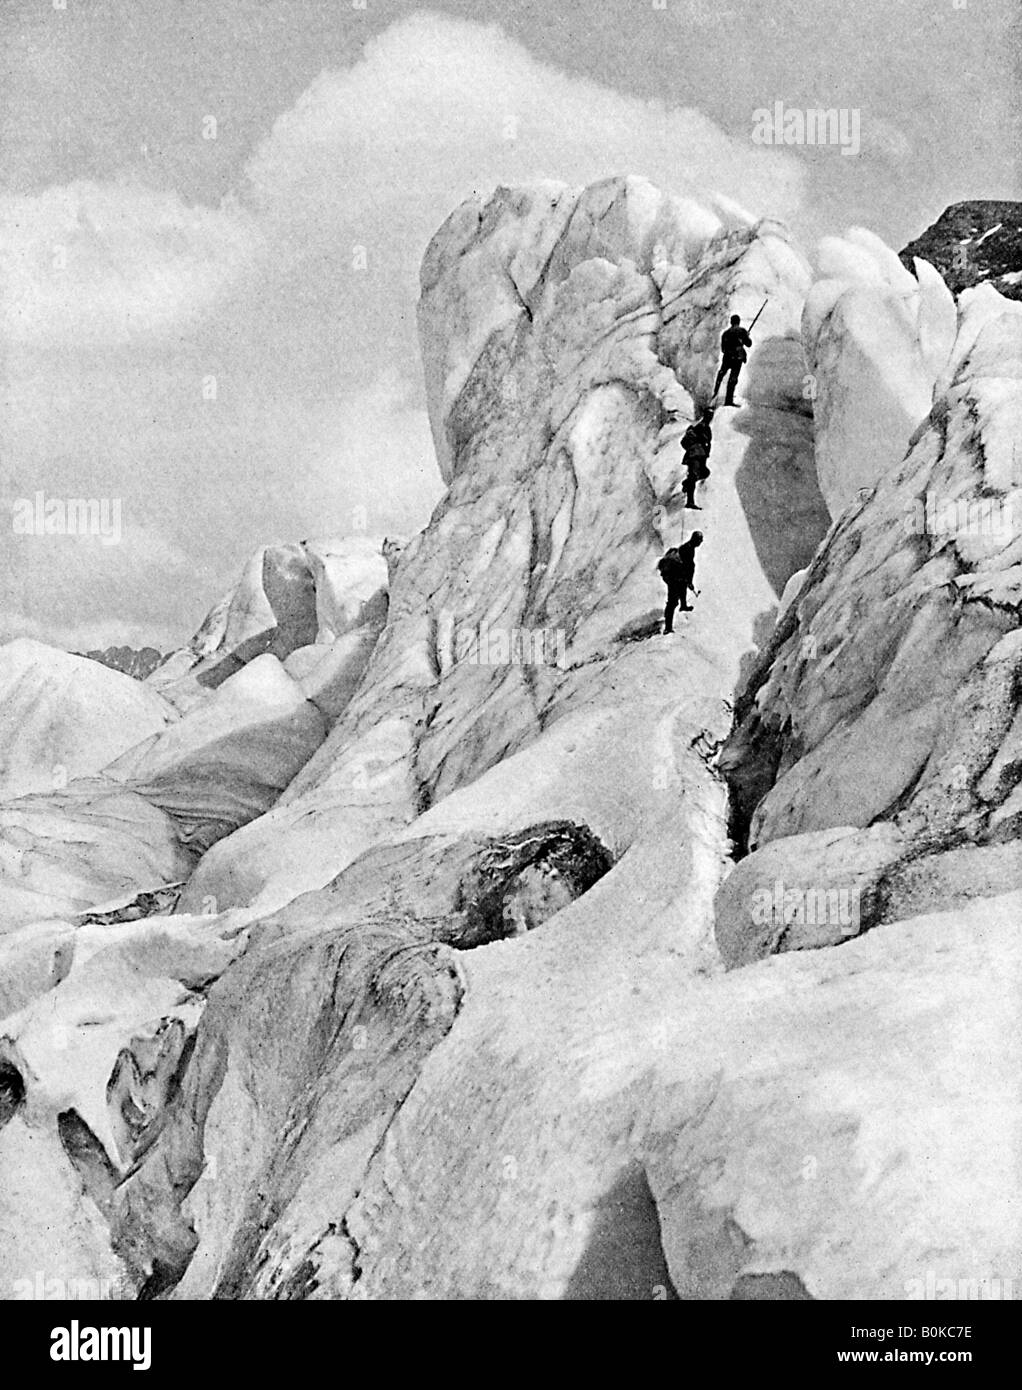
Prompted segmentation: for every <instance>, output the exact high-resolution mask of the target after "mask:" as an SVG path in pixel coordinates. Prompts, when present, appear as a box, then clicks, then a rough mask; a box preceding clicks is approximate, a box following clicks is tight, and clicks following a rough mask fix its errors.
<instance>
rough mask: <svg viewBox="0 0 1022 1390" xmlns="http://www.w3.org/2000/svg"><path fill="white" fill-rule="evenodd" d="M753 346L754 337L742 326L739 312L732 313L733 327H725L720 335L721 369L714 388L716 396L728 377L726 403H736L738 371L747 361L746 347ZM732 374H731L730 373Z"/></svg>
mask: <svg viewBox="0 0 1022 1390" xmlns="http://www.w3.org/2000/svg"><path fill="white" fill-rule="evenodd" d="M751 347H752V339H751V338H750V337H749V334H748V332H747V331H746V330H745V329H744V328H743V327H742V321H741V319H740V318H739V317H738V315H737V314H732V315H731V327H730V328H725V329H724V332H723V333H722V334H721V335H720V352H721V363H720V371H719V372H718V373H717V384H716V386H714V388H713V394H714V396H716V394H717V392H718V391H719V390H720V383H721V382H722V381H723V380H724V378H725V377H727V395H726V396H725V397H724V404H725V405H734V404H735V387H736V386H737V385H738V373H739V372H740V371H741V370H742V366H743V365H744V363H745V362H746V361H747V357H746V352H745V349H746V348H751ZM729 374H730V375H729Z"/></svg>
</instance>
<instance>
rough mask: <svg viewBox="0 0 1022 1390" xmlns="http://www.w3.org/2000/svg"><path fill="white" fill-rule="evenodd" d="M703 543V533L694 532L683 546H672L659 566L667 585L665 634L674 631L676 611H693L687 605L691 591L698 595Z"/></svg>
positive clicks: (661, 575)
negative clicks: (698, 559)
mask: <svg viewBox="0 0 1022 1390" xmlns="http://www.w3.org/2000/svg"><path fill="white" fill-rule="evenodd" d="M702 543H703V533H702V532H701V531H693V532H692V534H691V536H689V538H688V540H687V541H685V543H684V544H683V545H675V546H672V547H671V549H670V550H669V551H668V552H667V554H666V555H665V556H664V557H663V559H662V560H661V561H660V563H659V564H658V565H657V569H658V570H659V571H660V578H661V579H662V580H663V581H664V583H665V584H666V585H667V606H666V607H665V608H664V634H665V635H666V634H667V633H669V632H673V631H674V611H675V609H676V608H680V609H681V611H682V612H683V613H690V612H691V611H692V607H691V604H689V603H686V602H685V600H686V599H687V598H688V594H689V590H691V591H692V593H694V594H695V593H698V590H697V589H696V586H695V582H694V581H695V577H696V549H697V548H698V547H699V546H701V545H702Z"/></svg>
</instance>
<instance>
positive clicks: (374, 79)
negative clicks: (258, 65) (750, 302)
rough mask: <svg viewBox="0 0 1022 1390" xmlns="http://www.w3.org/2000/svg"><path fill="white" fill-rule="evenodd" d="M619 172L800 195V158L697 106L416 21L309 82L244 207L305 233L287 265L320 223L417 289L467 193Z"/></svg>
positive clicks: (421, 18) (747, 194) (272, 141)
mask: <svg viewBox="0 0 1022 1390" xmlns="http://www.w3.org/2000/svg"><path fill="white" fill-rule="evenodd" d="M620 173H638V174H644V175H645V176H646V177H648V178H650V179H651V180H652V181H653V182H654V183H659V184H661V185H662V186H663V187H665V188H667V189H669V190H671V191H674V192H678V193H683V192H685V191H686V190H687V189H688V188H689V187H692V186H696V187H699V188H701V189H704V190H709V191H714V192H720V193H722V194H724V195H726V196H729V197H732V198H734V199H736V200H737V201H738V202H740V203H741V204H742V205H743V206H745V207H748V208H751V209H752V210H753V211H754V212H756V213H758V214H766V213H771V214H773V215H775V216H779V217H782V218H784V217H788V218H790V217H792V216H794V215H795V214H796V213H797V211H798V209H799V207H800V206H801V203H802V199H803V193H804V177H805V172H804V169H803V166H802V165H801V163H800V162H799V161H798V160H797V159H795V158H794V157H793V156H791V155H789V154H787V153H784V152H782V151H776V150H769V151H767V150H763V149H760V148H758V147H756V146H754V145H752V143H751V141H748V140H734V139H732V138H731V137H730V136H728V135H726V134H725V133H724V132H723V131H722V130H721V129H720V127H719V126H717V125H716V124H715V123H714V122H713V121H711V120H710V119H709V118H707V117H706V116H704V115H702V114H701V113H700V112H699V111H696V110H692V109H685V108H683V107H673V106H668V105H667V104H665V103H663V102H659V101H643V100H641V99H640V98H637V97H632V96H626V95H623V94H621V93H620V92H616V91H614V90H612V89H609V88H607V87H601V86H600V85H598V84H597V83H595V82H592V81H590V80H588V79H584V78H580V77H574V76H570V75H568V74H566V73H563V72H560V71H558V70H557V69H555V68H552V67H550V66H548V65H545V64H543V63H541V62H539V61H537V60H536V59H534V58H533V57H532V56H531V55H530V54H529V53H528V51H527V50H526V49H525V48H523V47H522V46H521V45H520V44H518V43H515V42H514V41H513V40H511V39H509V38H508V37H507V36H506V35H504V34H503V32H502V31H501V30H500V29H498V28H495V27H489V26H482V25H479V24H473V23H469V22H466V21H461V20H455V19H449V18H444V17H440V16H438V15H434V14H428V13H420V14H416V15H413V16H412V17H410V18H409V19H407V20H405V21H403V22H401V23H398V24H395V25H393V26H392V27H391V28H389V29H387V30H386V31H384V33H382V34H381V35H379V36H378V37H377V38H376V39H374V40H373V41H372V42H370V43H369V44H367V45H366V48H365V52H364V56H363V58H362V59H361V61H359V62H358V63H356V64H355V65H354V66H353V67H351V68H350V69H347V70H346V71H343V72H324V73H323V74H322V75H321V76H320V77H319V78H318V79H317V80H316V81H315V82H313V83H312V84H311V86H310V87H309V88H308V89H307V90H306V91H305V92H304V93H303V95H302V96H301V98H300V99H299V101H298V102H297V103H296V104H295V106H294V107H293V108H292V110H290V111H289V112H287V113H286V114H285V115H283V116H281V117H280V118H279V119H278V120H277V122H276V124H275V125H274V127H273V130H272V132H271V134H270V135H269V137H268V138H267V139H266V140H265V141H264V142H263V143H262V145H261V146H260V147H259V148H258V149H257V151H256V152H255V154H254V156H253V158H252V159H251V161H250V163H249V166H248V186H247V189H246V190H244V191H243V193H242V197H243V198H244V199H245V201H246V203H248V204H249V205H251V206H252V207H254V208H256V209H258V210H259V212H260V213H261V214H262V215H263V216H264V217H265V218H267V219H269V220H270V221H271V222H272V223H275V224H276V225H277V227H278V229H279V231H280V233H281V234H282V235H283V236H284V238H285V239H287V238H288V235H289V234H288V230H287V229H288V228H297V227H300V228H301V229H302V235H301V236H300V237H295V238H294V240H293V250H294V252H295V253H296V254H299V255H307V254H308V251H309V240H308V237H309V233H310V229H311V230H312V235H313V236H315V235H316V229H317V228H318V231H319V234H320V235H325V236H328V237H332V238H333V240H334V245H335V247H336V249H337V251H338V254H341V255H343V254H344V253H345V252H346V251H347V250H348V248H347V247H346V246H344V245H343V244H338V243H339V241H340V238H341V236H343V235H344V233H345V232H350V233H351V234H352V235H354V234H355V233H356V232H358V230H359V228H363V229H364V232H365V236H366V238H367V239H368V240H369V243H370V244H369V250H370V253H371V254H372V253H374V252H377V253H379V252H380V251H381V250H385V248H386V246H387V243H388V241H391V242H397V243H398V244H399V245H400V249H401V253H402V255H401V259H402V260H403V261H405V262H406V267H405V269H406V274H407V272H409V271H410V272H411V274H410V275H408V278H409V279H410V280H411V281H412V292H413V293H414V276H415V273H416V272H417V269H418V260H419V257H420V256H421V253H422V251H423V249H424V246H425V242H426V241H427V240H428V238H429V236H430V235H431V234H432V232H433V231H434V230H435V228H436V225H437V223H438V221H439V220H442V219H443V218H444V217H446V215H447V214H448V213H449V212H450V211H452V210H453V205H454V203H455V202H456V201H457V200H459V199H462V198H464V197H467V196H468V195H469V194H470V193H471V192H472V191H474V190H477V191H480V192H486V191H489V190H490V189H491V188H492V187H494V186H495V185H497V184H499V183H514V182H529V181H533V180H536V179H539V178H552V179H560V180H563V181H564V182H567V183H573V184H580V183H587V182H591V181H592V180H594V179H597V178H601V177H604V176H607V175H612V174H620Z"/></svg>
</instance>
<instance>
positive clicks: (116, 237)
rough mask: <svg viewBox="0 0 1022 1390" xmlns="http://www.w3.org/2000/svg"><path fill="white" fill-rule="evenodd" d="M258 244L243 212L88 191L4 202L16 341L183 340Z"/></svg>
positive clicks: (73, 187)
mask: <svg viewBox="0 0 1022 1390" xmlns="http://www.w3.org/2000/svg"><path fill="white" fill-rule="evenodd" d="M257 243H258V237H257V234H256V231H255V228H254V226H253V223H252V219H251V217H250V216H249V215H248V214H247V213H245V212H244V211H243V210H242V209H241V208H239V207H237V206H236V205H229V206H227V207H226V208H225V209H222V210H214V209H211V208H205V207H187V206H186V205H185V204H184V203H183V202H182V201H181V199H180V198H179V197H178V196H177V195H176V194H175V193H161V192H157V191H155V190H153V189H150V188H142V187H139V186H130V185H120V184H103V183H94V182H91V181H87V180H83V181H79V182H77V183H72V184H67V185H65V186H62V187H53V188H48V189H46V190H45V192H43V193H40V194H38V195H37V196H34V197H28V196H12V195H8V196H4V197H0V283H2V284H3V294H2V298H0V315H2V318H0V322H2V325H3V330H4V333H5V334H6V336H7V337H8V338H10V339H14V340H18V341H27V342H33V343H44V344H45V343H47V342H54V341H64V342H69V343H72V344H74V346H75V347H76V348H79V349H81V348H85V347H87V346H89V345H91V344H100V343H104V344H105V343H110V342H114V343H117V342H129V341H131V340H133V339H136V338H147V337H150V336H154V335H155V336H158V335H160V334H163V333H166V332H168V331H169V330H171V329H179V328H180V327H181V326H182V325H186V324H188V323H190V322H191V321H193V320H194V319H195V318H196V317H197V316H198V315H199V314H201V313H202V312H204V311H206V310H208V309H209V308H210V307H211V306H212V304H213V303H215V301H216V299H217V298H218V296H219V295H221V294H222V293H223V291H224V290H225V288H226V287H227V286H228V285H229V284H230V283H231V282H232V281H233V279H234V278H235V277H236V276H237V274H238V272H239V271H240V269H241V268H242V267H243V266H244V265H246V264H250V263H251V261H252V258H253V255H254V253H255V249H256V246H257Z"/></svg>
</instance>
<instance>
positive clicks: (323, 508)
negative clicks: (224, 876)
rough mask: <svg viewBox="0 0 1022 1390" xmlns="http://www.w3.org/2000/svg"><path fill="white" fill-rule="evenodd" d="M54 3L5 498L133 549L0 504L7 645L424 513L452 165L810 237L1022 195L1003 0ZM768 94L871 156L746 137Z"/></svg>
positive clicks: (1012, 60)
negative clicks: (596, 189)
mask: <svg viewBox="0 0 1022 1390" xmlns="http://www.w3.org/2000/svg"><path fill="white" fill-rule="evenodd" d="M60 2H61V0H4V3H3V5H2V7H0V41H2V49H3V58H2V60H0V61H2V64H3V70H2V71H0V91H2V93H3V95H2V96H0V126H2V135H0V187H2V195H0V273H2V275H3V280H2V281H0V326H2V329H3V334H4V348H3V357H2V359H0V385H2V389H3V397H4V399H3V419H2V423H0V449H2V454H0V507H3V508H10V507H11V506H12V505H13V503H14V501H15V499H17V498H20V497H34V495H35V494H36V493H37V492H38V491H42V492H43V493H44V495H45V496H46V497H58V498H67V497H90V498H96V499H102V498H106V499H119V502H120V506H121V517H122V540H121V543H120V544H118V545H103V544H101V543H100V542H99V541H98V540H95V539H74V538H67V537H60V536H52V537H48V538H36V537H29V536H21V535H14V534H12V529H11V521H10V519H9V517H8V515H7V512H6V511H3V510H0V528H2V531H3V536H4V539H3V543H2V551H0V553H2V556H3V559H2V561H0V582H2V587H3V592H2V593H0V640H5V639H6V638H8V637H10V636H13V635H18V634H22V633H25V634H29V635H33V636H38V637H41V638H43V639H44V640H50V641H55V642H58V643H61V644H65V645H69V646H73V647H80V646H92V645H97V644H102V645H108V644H110V643H112V642H123V641H128V642H131V643H133V644H134V645H143V644H153V645H157V646H162V647H165V648H166V647H169V646H171V645H176V644H178V643H180V642H182V641H183V640H184V639H186V638H187V637H188V636H189V635H190V633H191V632H192V631H193V630H194V629H195V627H196V626H197V625H198V623H199V622H200V621H201V619H202V617H203V616H204V614H205V612H206V610H207V608H209V607H210V606H211V604H212V602H213V601H214V599H215V598H216V597H217V596H218V594H219V592H220V591H221V590H222V589H223V588H224V587H225V586H226V585H227V584H228V583H229V582H230V581H231V579H232V578H233V576H234V575H235V574H236V573H237V572H238V570H239V568H240V566H241V564H242V563H243V562H244V560H245V558H246V557H247V555H248V554H249V553H250V552H251V551H252V550H253V549H254V548H255V547H256V546H258V545H260V544H263V543H265V542H267V541H272V540H289V539H300V538H301V537H303V536H312V535H327V534H346V533H348V532H351V531H352V530H353V529H355V527H356V526H357V525H358V524H359V522H360V521H361V519H362V517H363V515H364V517H365V519H366V521H367V523H368V527H369V529H370V530H371V531H374V532H377V531H391V532H394V531H401V530H410V529H416V528H418V527H419V526H421V525H422V524H423V523H424V522H425V520H426V519H427V518H428V515H429V511H430V510H431V507H432V505H433V503H434V502H435V500H436V499H437V497H438V496H439V494H440V486H439V479H438V477H437V474H436V468H435V464H434V460H433V453H432V445H431V442H430V438H429V430H428V426H427V423H426V416H425V409H424V399H423V388H422V378H421V371H420V367H419V361H418V352H417V344H416V339H415V300H416V297H417V274H418V265H419V261H420V259H421V256H422V252H423V250H424V249H425V246H426V243H427V242H428V240H429V238H430V236H431V235H432V233H433V231H434V230H435V229H436V227H437V226H438V225H439V224H440V223H441V222H442V221H443V220H444V218H445V217H446V216H447V214H448V213H449V212H450V211H451V210H452V209H453V208H454V207H455V206H456V205H457V204H458V203H459V202H460V201H461V200H462V199H464V198H465V197H467V196H468V195H470V194H471V193H472V192H473V191H479V192H489V191H490V190H491V189H492V188H493V187H494V186H496V185H497V184H498V183H512V182H522V181H528V180H531V179H535V178H557V179H562V180H564V181H566V182H568V183H573V184H574V183H582V182H588V181H590V180H592V179H595V178H600V177H603V176H605V175H611V174H616V173H621V172H631V173H638V174H645V175H646V176H648V177H649V178H651V179H653V180H654V181H655V182H657V183H659V184H660V185H661V186H664V187H667V188H671V187H679V186H681V185H682V184H683V183H684V181H685V180H686V179H687V180H694V181H695V182H697V183H700V184H704V185H705V186H706V187H708V188H711V189H715V190H718V191H721V192H723V193H726V194H728V195H730V196H731V197H733V198H735V199H737V200H738V201H739V202H741V203H742V204H743V205H744V206H746V207H748V208H749V209H750V210H752V211H754V212H757V213H767V212H769V213H774V214H779V215H781V216H783V217H784V218H786V219H787V220H788V222H789V223H790V225H791V226H792V227H793V229H794V231H795V232H796V234H797V235H798V237H799V238H800V239H801V240H802V241H803V244H804V245H805V247H806V249H807V251H809V252H810V254H811V253H812V249H813V245H814V243H815V240H816V238H817V237H818V236H819V235H821V234H823V233H828V232H835V231H841V230H843V229H844V228H845V227H847V226H849V225H854V224H861V225H865V226H868V227H870V228H872V229H873V230H875V231H877V232H879V233H880V235H882V236H883V237H884V238H885V239H887V240H888V241H889V242H891V244H892V245H894V246H895V247H900V246H902V245H903V244H904V243H905V242H906V241H907V240H909V239H910V238H911V237H913V236H915V235H917V234H918V233H919V232H920V231H922V230H923V228H925V227H926V226H928V225H929V223H931V222H932V221H933V220H934V219H935V218H936V217H937V216H938V215H939V214H940V212H941V211H942V210H943V209H944V207H946V206H947V204H948V203H950V202H954V201H956V200H959V199H963V198H977V197H985V198H1012V197H1018V196H1019V192H1020V189H1019V179H1018V174H1019V170H1018V157H1019V156H1018V151H1019V148H1020V140H1019V135H1020V131H1019V121H1020V117H1019V100H1018V95H1019V84H1018V73H1017V67H1018V53H1019V49H1018V30H1017V28H1016V29H1015V30H1014V31H1012V30H1011V28H1010V25H1011V23H1012V22H1013V20H1014V19H1015V9H1016V6H1015V3H1014V0H966V3H965V4H964V5H963V4H962V0H957V3H956V0H841V2H840V3H837V2H836V0H770V2H769V3H764V2H763V0H721V3H719V4H716V3H713V0H666V7H665V8H658V0H435V3H433V4H432V5H431V6H430V7H429V8H428V9H427V8H424V7H422V6H419V5H416V4H414V3H413V2H412V0H365V4H364V8H363V7H362V6H361V0H355V2H354V3H352V0H66V8H63V9H61V8H59V5H60ZM1013 65H1014V71H1013ZM778 100H780V101H783V102H784V103H785V104H786V105H787V106H797V107H808V106H821V105H822V106H837V107H846V108H850V109H857V110H858V111H859V112H860V119H861V130H862V150H861V153H860V154H859V155H858V156H857V157H855V158H849V157H844V156H842V155H841V154H840V151H839V150H837V149H834V148H824V149H818V150H812V149H806V150H801V149H800V150H795V149H792V148H788V149H785V150H782V151H777V150H770V149H765V148H764V147H762V146H758V145H756V144H754V143H753V142H752V140H751V134H752V130H753V119H752V112H753V111H754V110H755V109H756V108H758V107H770V106H772V105H773V103H774V102H775V101H778ZM358 248H365V256H364V263H363V259H362V257H361V254H360V252H359V250H358ZM211 379H215V399H214V398H211V396H212V394H213V389H212V385H211ZM357 508H364V509H365V512H364V514H363V513H357V512H356V510H355V509H357Z"/></svg>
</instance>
